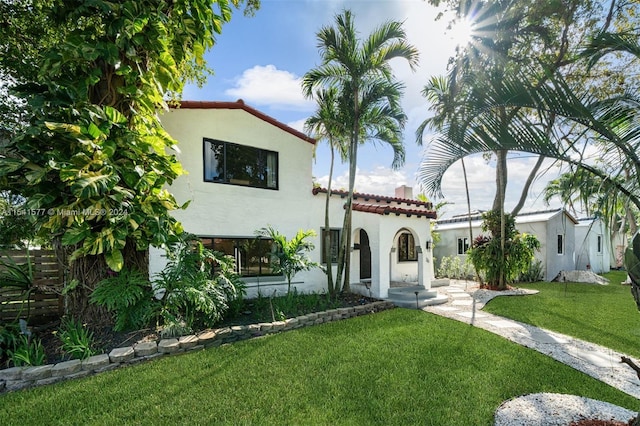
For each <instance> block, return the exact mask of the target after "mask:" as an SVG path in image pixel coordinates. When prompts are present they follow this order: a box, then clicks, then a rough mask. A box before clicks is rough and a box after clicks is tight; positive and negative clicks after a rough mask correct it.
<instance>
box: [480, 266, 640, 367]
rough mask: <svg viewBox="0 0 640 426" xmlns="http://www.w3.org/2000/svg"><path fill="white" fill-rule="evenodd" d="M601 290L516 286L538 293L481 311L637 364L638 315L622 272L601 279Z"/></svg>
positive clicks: (639, 349)
mask: <svg viewBox="0 0 640 426" xmlns="http://www.w3.org/2000/svg"><path fill="white" fill-rule="evenodd" d="M605 276H606V277H607V278H609V280H610V281H611V282H610V284H609V285H606V286H600V285H593V284H580V283H567V284H566V286H565V284H564V283H536V284H518V287H522V288H531V289H536V290H539V291H540V293H539V294H537V295H533V296H523V297H497V298H495V299H493V300H492V301H490V302H489V303H488V304H487V306H486V307H485V308H484V310H485V311H487V312H490V313H492V314H496V315H501V316H504V317H507V318H511V319H514V320H518V321H521V322H525V323H528V324H533V325H536V326H538V327H543V328H546V329H549V330H553V331H557V332H560V333H563V334H568V335H570V336H574V337H577V338H580V339H583V340H587V341H589V342H593V343H598V344H600V345H603V346H606V347H608V348H611V349H615V350H617V351H620V352H623V353H626V354H628V355H632V356H634V357H638V358H640V312H638V308H637V307H636V304H635V301H634V300H633V297H632V296H631V291H630V288H629V286H625V285H620V282H621V281H622V280H624V279H625V278H626V273H625V272H620V271H614V272H611V273H609V274H606V275H605Z"/></svg>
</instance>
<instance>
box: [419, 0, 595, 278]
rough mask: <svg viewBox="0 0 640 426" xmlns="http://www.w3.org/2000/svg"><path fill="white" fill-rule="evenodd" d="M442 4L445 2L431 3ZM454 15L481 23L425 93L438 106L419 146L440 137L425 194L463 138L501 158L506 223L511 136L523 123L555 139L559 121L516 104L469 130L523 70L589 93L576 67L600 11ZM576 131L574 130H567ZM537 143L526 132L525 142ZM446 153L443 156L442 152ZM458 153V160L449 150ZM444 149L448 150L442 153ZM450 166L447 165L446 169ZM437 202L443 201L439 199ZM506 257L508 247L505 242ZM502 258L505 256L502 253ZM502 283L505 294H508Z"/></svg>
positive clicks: (503, 8) (580, 7) (529, 6)
mask: <svg viewBox="0 0 640 426" xmlns="http://www.w3.org/2000/svg"><path fill="white" fill-rule="evenodd" d="M431 3H432V4H439V3H441V2H439V1H432V2H431ZM446 3H447V4H448V5H449V6H450V7H451V8H453V9H454V10H455V11H456V17H457V19H458V20H460V19H463V18H469V19H473V20H475V21H476V27H475V32H474V36H473V40H472V42H471V43H469V44H468V45H467V46H465V47H463V48H461V49H460V50H459V51H458V53H457V55H456V57H454V58H453V59H452V67H451V69H450V73H449V75H448V76H447V79H446V80H445V79H432V81H431V82H430V83H429V85H427V87H426V88H425V91H424V93H425V95H426V96H428V97H429V98H430V99H431V101H432V102H433V104H434V109H435V112H436V114H435V116H433V117H431V118H429V119H427V120H425V122H424V123H423V125H422V126H421V127H420V128H419V130H418V138H419V139H418V140H419V142H420V141H422V137H423V132H424V130H425V129H427V128H431V129H433V130H435V131H437V132H438V136H437V138H436V139H435V141H434V142H433V143H432V144H431V146H430V147H429V150H428V152H427V154H426V160H425V161H424V162H423V164H422V166H421V169H420V178H421V180H422V182H423V185H424V186H425V188H426V189H427V190H428V191H429V192H432V190H433V189H435V187H434V186H433V185H434V183H435V182H436V181H437V182H438V183H437V187H438V188H439V180H440V179H441V177H442V174H443V173H444V171H445V170H446V169H447V168H448V167H449V165H451V164H452V163H451V162H450V161H448V160H446V161H443V159H445V158H447V159H451V158H453V157H456V160H457V159H461V158H464V155H458V154H459V153H460V152H461V150H464V148H462V147H463V146H464V145H465V142H464V141H463V139H464V138H467V139H468V142H469V140H471V139H473V142H469V143H472V144H475V145H476V147H477V148H478V149H477V150H475V151H474V152H476V153H478V152H482V153H486V152H493V153H494V155H495V157H496V188H497V189H496V197H495V199H494V203H493V209H494V210H498V211H500V213H501V217H504V203H505V192H506V186H507V153H508V151H509V148H508V147H509V145H510V144H509V142H508V140H509V139H510V138H512V137H513V136H512V135H511V134H510V130H509V129H510V128H515V127H517V125H518V124H517V123H520V122H521V119H522V118H525V119H526V120H528V121H529V122H531V123H535V126H536V131H538V132H541V133H546V135H547V137H551V133H552V132H553V131H554V129H558V128H559V127H557V126H556V121H557V115H556V113H555V112H553V111H548V110H532V109H528V108H523V107H521V106H518V105H515V104H509V103H505V104H495V105H494V108H492V110H491V116H488V115H484V116H483V118H484V120H483V121H482V122H480V121H479V120H478V121H475V122H474V123H472V125H469V112H470V111H475V110H477V109H479V108H483V107H484V106H486V100H485V98H486V97H487V96H488V94H489V93H491V91H492V89H491V88H492V87H494V86H496V85H501V84H502V83H503V81H504V80H505V78H508V77H509V76H512V75H514V74H517V73H518V72H519V70H521V69H523V68H527V69H531V70H535V72H533V73H530V74H528V75H527V78H528V80H527V81H528V82H530V83H531V85H532V86H534V87H535V86H539V85H544V84H545V81H546V80H547V78H548V75H549V73H551V74H553V73H556V72H561V73H564V74H565V75H568V76H571V77H570V78H569V79H567V82H568V83H569V84H572V85H574V84H575V85H584V82H585V78H586V77H585V71H584V67H582V68H580V67H579V66H577V65H576V61H575V56H576V54H577V51H578V46H579V44H580V42H581V39H580V34H585V36H586V34H588V32H589V30H591V31H592V32H593V30H594V28H595V24H596V22H597V17H598V16H600V15H598V14H597V13H595V12H597V11H598V10H599V7H600V6H599V4H598V3H595V2H583V1H572V0H567V1H562V2H556V1H544V2H539V1H535V2H533V1H528V0H497V1H488V2H482V3H471V2H467V1H455V0H454V1H450V2H446ZM569 130H570V131H572V130H573V129H571V128H569ZM530 136H531V135H530V134H528V133H527V132H522V134H521V135H519V137H521V138H526V137H530ZM445 146H446V147H447V148H444V147H445ZM452 147H453V152H449V151H448V150H449V149H450V148H452ZM443 148H444V149H443ZM535 153H537V154H538V155H539V158H538V161H537V163H536V165H535V167H534V168H533V170H532V171H531V173H530V175H529V178H528V181H527V183H526V184H525V187H524V189H523V191H522V196H521V198H520V200H519V202H518V203H517V205H516V206H515V208H514V209H513V211H512V214H513V215H515V214H517V213H518V211H519V210H520V209H521V208H522V206H523V204H524V199H525V197H526V195H527V192H528V188H529V186H530V185H531V182H532V180H533V178H534V177H535V175H536V173H537V172H538V170H539V168H540V166H541V165H542V161H543V160H544V156H545V154H544V152H543V151H536V152H535ZM445 163H446V164H447V165H446V166H445ZM432 193H433V194H434V195H441V194H439V193H438V192H437V191H435V192H432ZM504 225H505V221H504V219H503V220H502V229H501V232H500V234H501V235H502V236H505V235H506V233H505V232H504V231H505V229H504ZM501 248H502V249H503V251H504V248H505V244H504V240H503V241H502V244H501ZM502 255H504V252H503V253H502ZM505 284H506V283H505V280H504V279H503V280H501V283H500V287H504V286H505Z"/></svg>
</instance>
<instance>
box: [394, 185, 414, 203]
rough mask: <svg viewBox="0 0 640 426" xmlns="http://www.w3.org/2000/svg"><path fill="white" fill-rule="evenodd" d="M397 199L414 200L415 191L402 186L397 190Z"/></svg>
mask: <svg viewBox="0 0 640 426" xmlns="http://www.w3.org/2000/svg"><path fill="white" fill-rule="evenodd" d="M396 198H405V199H407V200H413V189H412V188H411V187H410V186H407V185H402V186H399V187H397V188H396Z"/></svg>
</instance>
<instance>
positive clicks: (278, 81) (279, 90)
mask: <svg viewBox="0 0 640 426" xmlns="http://www.w3.org/2000/svg"><path fill="white" fill-rule="evenodd" d="M300 83H301V78H300V77H298V76H296V75H295V74H293V73H290V72H288V71H283V70H279V69H277V68H276V67H275V66H274V65H266V66H261V65H256V66H254V67H253V68H249V69H247V70H245V71H244V72H243V73H242V75H240V76H238V77H237V78H236V79H235V81H234V87H233V88H231V89H227V90H226V91H225V94H226V95H228V96H231V97H236V98H239V99H243V100H244V101H246V102H247V103H249V104H255V105H267V106H269V107H274V108H282V109H299V108H302V109H309V110H313V107H314V103H313V102H312V101H310V100H307V99H305V98H304V96H302V89H301V86H300Z"/></svg>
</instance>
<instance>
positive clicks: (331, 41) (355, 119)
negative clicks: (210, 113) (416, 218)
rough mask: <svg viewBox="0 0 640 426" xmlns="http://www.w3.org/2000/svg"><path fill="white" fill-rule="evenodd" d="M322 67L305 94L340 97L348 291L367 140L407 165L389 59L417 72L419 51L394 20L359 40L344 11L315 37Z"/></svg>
mask: <svg viewBox="0 0 640 426" xmlns="http://www.w3.org/2000/svg"><path fill="white" fill-rule="evenodd" d="M317 40H318V47H319V49H320V57H321V61H322V62H321V65H320V66H319V67H317V68H315V69H312V70H310V71H309V72H307V73H306V74H305V75H304V78H303V91H304V93H305V95H306V96H312V94H313V93H314V90H316V89H317V88H320V87H335V88H336V90H337V91H338V96H339V97H340V98H341V99H342V101H341V102H340V105H341V116H342V117H343V119H344V120H345V121H344V122H345V125H346V128H347V129H348V141H349V143H348V150H347V155H348V158H349V195H348V197H347V201H346V206H345V215H344V221H343V226H342V236H341V241H340V250H339V253H338V268H337V272H336V282H337V283H339V282H340V281H341V280H342V277H343V275H342V274H344V280H343V281H342V282H343V284H342V290H343V291H348V290H349V280H350V278H349V268H350V256H349V253H350V249H349V248H350V246H351V234H352V226H351V217H352V206H353V192H354V187H355V178H356V166H357V157H358V147H359V145H360V144H361V143H363V142H366V141H377V142H382V143H386V144H388V145H389V146H390V147H391V148H392V149H393V156H394V158H393V163H392V167H394V168H397V167H400V166H401V165H402V164H403V163H404V145H403V143H402V129H403V127H404V124H405V122H406V116H405V114H404V113H403V111H402V108H401V106H400V98H401V95H402V90H403V85H402V84H400V83H399V82H397V81H396V80H395V78H394V76H393V72H392V69H391V64H390V61H391V60H392V59H396V58H399V59H405V60H406V61H407V62H408V63H409V65H410V66H411V68H412V69H413V68H414V67H415V66H416V64H417V61H418V51H417V50H416V49H415V47H413V46H412V45H411V44H409V43H408V42H407V37H406V34H405V32H404V29H403V28H402V23H400V22H395V21H390V22H386V23H384V24H382V25H381V26H379V27H378V28H376V29H374V30H373V32H372V33H371V34H369V36H368V37H366V38H365V39H363V40H361V39H360V38H359V37H358V33H357V31H356V27H355V22H354V17H353V14H352V13H351V12H350V11H349V10H345V11H343V12H342V13H341V14H339V15H337V16H336V18H335V27H329V26H327V27H323V28H321V29H320V31H319V32H318V34H317Z"/></svg>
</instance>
